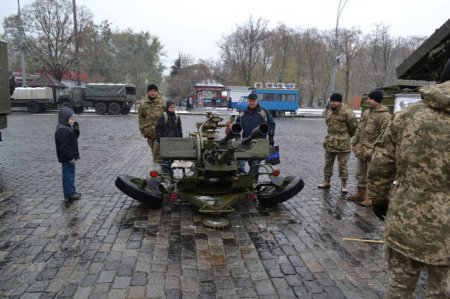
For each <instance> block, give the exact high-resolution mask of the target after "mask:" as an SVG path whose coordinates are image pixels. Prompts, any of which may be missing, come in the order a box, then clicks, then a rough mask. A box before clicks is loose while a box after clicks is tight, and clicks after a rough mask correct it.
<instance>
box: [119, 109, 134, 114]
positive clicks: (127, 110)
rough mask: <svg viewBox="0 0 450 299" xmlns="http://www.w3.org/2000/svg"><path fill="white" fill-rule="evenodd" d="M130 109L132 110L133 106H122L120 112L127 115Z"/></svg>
mask: <svg viewBox="0 0 450 299" xmlns="http://www.w3.org/2000/svg"><path fill="white" fill-rule="evenodd" d="M130 110H131V107H128V108H122V109H121V110H120V114H122V115H127V114H128V113H130Z"/></svg>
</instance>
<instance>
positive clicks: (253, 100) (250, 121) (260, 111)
mask: <svg viewBox="0 0 450 299" xmlns="http://www.w3.org/2000/svg"><path fill="white" fill-rule="evenodd" d="M247 99H248V105H247V108H246V109H245V110H244V111H243V112H241V113H240V114H239V116H238V118H237V119H236V122H237V123H240V124H241V126H242V138H246V137H248V136H250V134H251V133H252V132H253V130H254V129H256V128H257V127H259V125H260V124H263V123H266V124H267V125H268V126H269V133H268V134H267V135H268V137H269V144H270V146H273V145H274V140H273V137H274V136H275V121H274V120H273V118H272V115H271V114H270V112H269V111H267V110H265V109H264V108H262V107H261V106H260V105H259V104H258V96H257V95H256V94H254V93H251V94H249V95H248V98H247ZM266 137H267V136H264V137H263V138H266ZM260 162H261V160H249V161H248V164H249V167H250V171H249V172H252V173H254V174H255V176H256V177H257V174H258V170H259V167H258V165H259V164H260ZM238 171H239V173H244V172H245V161H243V160H239V161H238Z"/></svg>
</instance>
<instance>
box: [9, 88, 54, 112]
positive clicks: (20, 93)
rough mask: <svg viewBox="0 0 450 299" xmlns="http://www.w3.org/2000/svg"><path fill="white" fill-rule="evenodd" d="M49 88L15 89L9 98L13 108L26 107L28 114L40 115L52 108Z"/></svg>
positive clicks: (51, 91) (51, 95) (51, 94)
mask: <svg viewBox="0 0 450 299" xmlns="http://www.w3.org/2000/svg"><path fill="white" fill-rule="evenodd" d="M53 102H54V100H53V90H52V89H51V88H50V87H17V88H16V89H15V90H14V93H13V94H12V96H11V105H12V106H13V107H27V110H28V112H29V113H41V112H44V111H45V110H47V109H49V108H52V107H53V108H54V103H53Z"/></svg>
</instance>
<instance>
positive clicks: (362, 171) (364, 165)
mask: <svg viewBox="0 0 450 299" xmlns="http://www.w3.org/2000/svg"><path fill="white" fill-rule="evenodd" d="M369 167H370V160H369V159H364V158H363V159H361V158H358V161H357V163H356V180H357V181H358V188H366V187H367V170H369Z"/></svg>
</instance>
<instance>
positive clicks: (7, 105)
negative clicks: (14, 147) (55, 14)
mask: <svg viewBox="0 0 450 299" xmlns="http://www.w3.org/2000/svg"><path fill="white" fill-rule="evenodd" d="M6 47H7V44H6V43H5V42H3V41H0V129H6V127H7V125H8V123H7V115H8V113H10V112H11V102H10V99H9V96H10V90H11V87H13V86H10V77H9V72H8V53H7V48H6ZM1 140H2V135H1V132H0V141H1Z"/></svg>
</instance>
